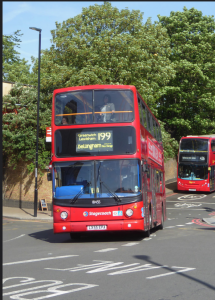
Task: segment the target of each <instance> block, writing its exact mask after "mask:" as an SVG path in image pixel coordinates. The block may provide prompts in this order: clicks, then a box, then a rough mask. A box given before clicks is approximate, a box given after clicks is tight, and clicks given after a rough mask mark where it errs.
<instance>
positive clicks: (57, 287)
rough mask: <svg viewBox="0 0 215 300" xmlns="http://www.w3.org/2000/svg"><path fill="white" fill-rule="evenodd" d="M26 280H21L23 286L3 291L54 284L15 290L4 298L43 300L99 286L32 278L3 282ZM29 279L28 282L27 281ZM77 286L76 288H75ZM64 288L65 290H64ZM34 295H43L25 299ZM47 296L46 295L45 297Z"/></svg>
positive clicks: (6, 279)
mask: <svg viewBox="0 0 215 300" xmlns="http://www.w3.org/2000/svg"><path fill="white" fill-rule="evenodd" d="M18 278H20V279H23V278H24V279H25V280H20V281H19V282H20V283H21V282H24V283H21V284H16V285H13V286H12V285H11V286H6V287H3V289H7V288H13V287H17V286H18V287H19V286H20V285H26V284H29V283H30V284H35V283H40V282H43V283H44V282H46V281H47V282H52V283H51V284H50V283H49V284H48V285H47V284H45V285H39V286H36V287H30V288H27V289H22V290H15V291H12V292H9V293H4V294H3V296H6V295H12V296H10V299H19V300H23V299H35V300H39V299H40V300H42V299H46V298H51V297H55V296H61V295H64V294H68V293H73V292H78V291H81V290H85V289H88V288H92V287H96V286H98V285H95V284H87V283H67V284H62V283H63V282H62V281H59V280H45V281H44V280H39V281H35V279H34V278H30V277H10V278H5V279H4V280H3V282H4V283H5V282H6V281H8V280H11V279H12V280H14V279H18ZM26 278H27V280H26ZM53 285H54V286H53ZM69 286H72V287H73V288H72V289H71V288H70V289H69V290H68V289H67V287H69ZM75 286H76V288H74V287H75ZM47 287H49V288H47ZM41 288H47V289H41ZM63 288H64V290H63ZM33 290H36V291H33ZM23 292H24V293H23ZM34 294H42V295H41V296H40V297H38V296H37V297H33V298H32V297H30V298H29V297H28V298H25V297H23V296H26V295H34ZM44 294H45V295H44ZM47 294H48V295H47Z"/></svg>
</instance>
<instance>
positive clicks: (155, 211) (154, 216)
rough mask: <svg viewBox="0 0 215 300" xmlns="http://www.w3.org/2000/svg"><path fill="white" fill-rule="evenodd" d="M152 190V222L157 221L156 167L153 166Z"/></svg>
mask: <svg viewBox="0 0 215 300" xmlns="http://www.w3.org/2000/svg"><path fill="white" fill-rule="evenodd" d="M150 177H151V191H152V207H153V214H152V223H154V222H155V221H157V210H156V169H154V168H152V167H151V176H150Z"/></svg>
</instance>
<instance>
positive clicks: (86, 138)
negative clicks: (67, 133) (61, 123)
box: [76, 130, 113, 152]
mask: <svg viewBox="0 0 215 300" xmlns="http://www.w3.org/2000/svg"><path fill="white" fill-rule="evenodd" d="M106 151H113V131H112V130H108V131H106V130H103V131H82V132H79V133H76V152H106Z"/></svg>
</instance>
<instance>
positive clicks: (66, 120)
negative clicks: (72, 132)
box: [61, 117, 68, 125]
mask: <svg viewBox="0 0 215 300" xmlns="http://www.w3.org/2000/svg"><path fill="white" fill-rule="evenodd" d="M61 123H62V125H68V118H67V117H63V119H62V121H61Z"/></svg>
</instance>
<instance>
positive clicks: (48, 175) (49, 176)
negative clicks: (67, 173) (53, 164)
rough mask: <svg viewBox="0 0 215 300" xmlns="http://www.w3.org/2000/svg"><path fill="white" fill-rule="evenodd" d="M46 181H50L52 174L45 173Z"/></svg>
mask: <svg viewBox="0 0 215 300" xmlns="http://www.w3.org/2000/svg"><path fill="white" fill-rule="evenodd" d="M47 180H48V181H52V173H50V172H49V173H47Z"/></svg>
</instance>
